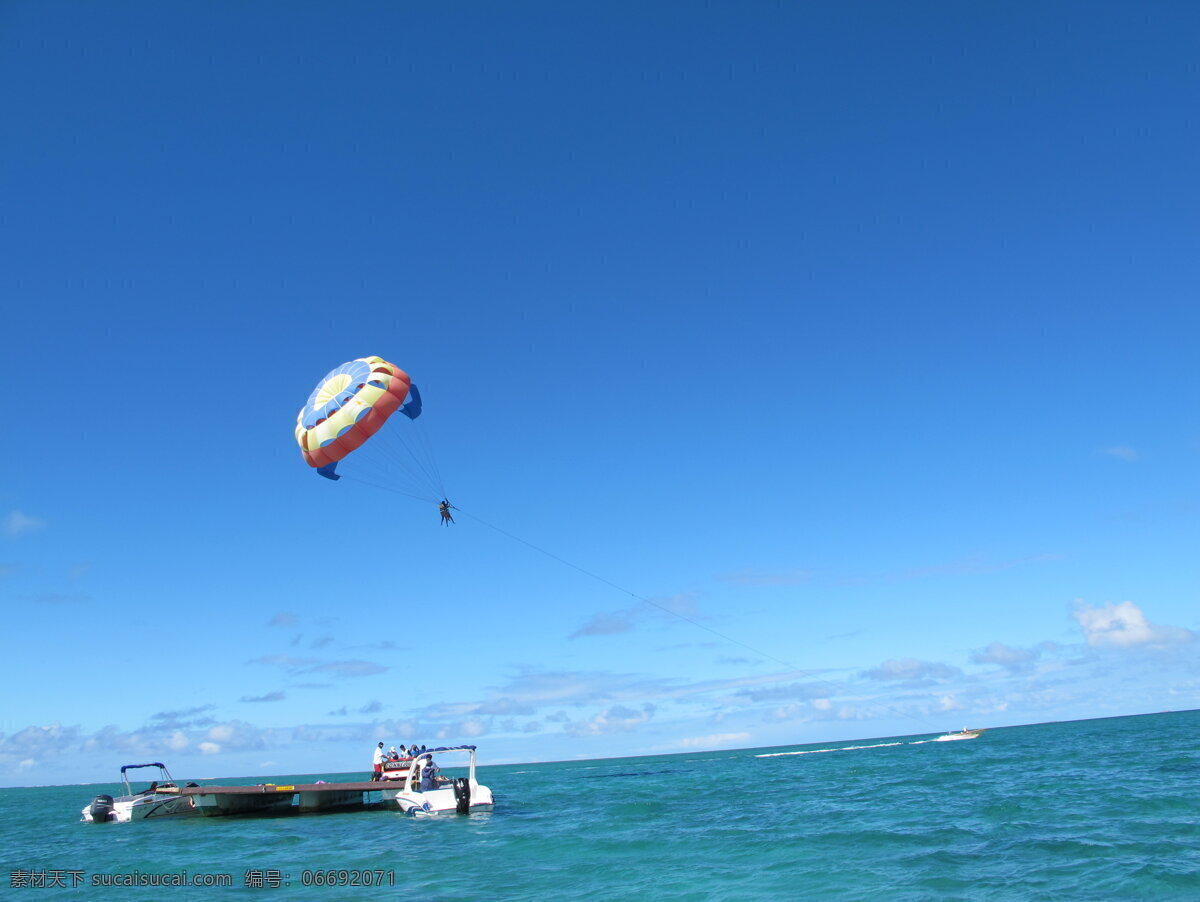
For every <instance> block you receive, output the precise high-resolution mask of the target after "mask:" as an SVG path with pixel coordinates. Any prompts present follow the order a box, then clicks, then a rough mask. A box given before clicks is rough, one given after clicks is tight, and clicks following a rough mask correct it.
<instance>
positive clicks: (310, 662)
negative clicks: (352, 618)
mask: <svg viewBox="0 0 1200 902" xmlns="http://www.w3.org/2000/svg"><path fill="white" fill-rule="evenodd" d="M247 663H248V664H266V665H269V666H271V667H280V668H283V669H284V670H286V671H288V672H289V673H294V674H304V673H328V674H332V675H334V676H346V677H362V676H373V675H375V674H377V673H384V672H385V671H387V670H389V669H390V668H388V667H387V666H386V665H383V664H376V663H375V662H374V661H361V660H357V659H355V660H350V661H326V660H324V659H322V658H300V657H296V656H294V655H282V654H275V655H262V656H260V657H257V658H252V659H251V660H250V661H248V662H247Z"/></svg>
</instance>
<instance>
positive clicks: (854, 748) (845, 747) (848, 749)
mask: <svg viewBox="0 0 1200 902" xmlns="http://www.w3.org/2000/svg"><path fill="white" fill-rule="evenodd" d="M892 745H904V743H903V742H879V743H876V744H875V745H843V746H839V747H838V748H835V749H805V750H804V751H802V752H767V753H766V754H764V755H755V756H754V757H755V758H783V757H786V756H788V755H820V754H821V753H822V752H853V751H857V750H858V749H885V748H887V747H888V746H892Z"/></svg>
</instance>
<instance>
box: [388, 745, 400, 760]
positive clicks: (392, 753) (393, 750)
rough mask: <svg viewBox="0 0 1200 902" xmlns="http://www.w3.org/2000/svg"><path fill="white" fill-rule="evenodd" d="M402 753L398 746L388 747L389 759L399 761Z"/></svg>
mask: <svg viewBox="0 0 1200 902" xmlns="http://www.w3.org/2000/svg"><path fill="white" fill-rule="evenodd" d="M399 760H400V753H399V752H397V751H396V747H395V746H392V747H391V748H390V749H388V761H399Z"/></svg>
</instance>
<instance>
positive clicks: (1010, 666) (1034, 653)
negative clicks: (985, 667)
mask: <svg viewBox="0 0 1200 902" xmlns="http://www.w3.org/2000/svg"><path fill="white" fill-rule="evenodd" d="M1040 656H1041V652H1040V651H1039V650H1037V649H1032V648H1014V647H1013V646H1011V645H1005V644H1004V643H1003V642H993V643H992V644H991V645H989V646H988V647H987V648H985V649H983V650H982V651H976V652H972V653H971V661H972V662H973V663H975V664H998V665H999V666H1001V667H1003V668H1004V669H1005V670H1007V671H1009V672H1010V673H1019V672H1023V671H1027V670H1029V669H1030V668H1032V666H1033V664H1034V662H1035V661H1037V659H1038V658H1039V657H1040Z"/></svg>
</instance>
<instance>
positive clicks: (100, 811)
mask: <svg viewBox="0 0 1200 902" xmlns="http://www.w3.org/2000/svg"><path fill="white" fill-rule="evenodd" d="M112 813H113V797H112V796H96V798H94V799H92V804H91V807H90V808H88V814H90V815H91V816H92V823H93V824H104V823H107V822H108V819H109V818H110V817H112Z"/></svg>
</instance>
